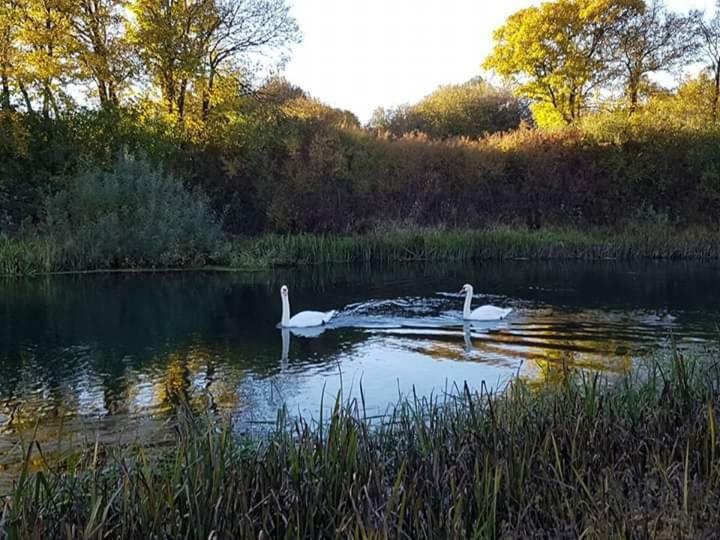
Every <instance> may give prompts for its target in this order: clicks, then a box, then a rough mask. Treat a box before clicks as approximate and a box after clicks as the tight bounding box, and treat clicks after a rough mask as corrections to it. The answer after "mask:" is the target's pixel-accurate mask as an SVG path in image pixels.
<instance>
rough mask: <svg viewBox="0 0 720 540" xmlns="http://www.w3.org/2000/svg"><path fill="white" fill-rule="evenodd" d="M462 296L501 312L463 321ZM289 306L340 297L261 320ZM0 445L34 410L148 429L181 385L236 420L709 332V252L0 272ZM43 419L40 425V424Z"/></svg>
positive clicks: (713, 297)
mask: <svg viewBox="0 0 720 540" xmlns="http://www.w3.org/2000/svg"><path fill="white" fill-rule="evenodd" d="M465 282H469V283H472V284H473V285H474V286H475V292H476V294H477V296H478V298H477V299H476V301H475V304H474V305H480V303H490V302H491V303H494V304H497V305H501V306H512V307H514V308H515V313H514V314H513V315H512V316H511V317H510V318H509V319H508V320H506V321H502V322H499V323H490V324H488V323H485V324H482V325H477V326H475V327H464V326H463V324H462V322H461V321H460V314H461V309H462V298H461V297H460V296H458V295H451V294H439V293H455V292H456V291H458V290H459V289H460V287H461V286H462V284H463V283H465ZM283 283H287V284H288V285H289V286H290V298H291V304H292V308H293V310H294V311H297V310H303V309H318V310H329V309H338V310H341V313H340V315H339V316H338V318H337V319H336V320H335V323H334V324H333V325H332V326H331V327H329V328H327V329H326V330H325V331H324V332H323V333H322V334H320V335H317V336H314V337H307V336H299V335H295V334H293V333H288V332H286V333H285V334H283V332H281V331H280V330H279V329H277V328H276V324H277V322H278V321H279V318H280V309H281V306H280V297H279V292H278V289H279V287H280V285H282V284H283ZM0 300H1V302H2V303H1V304H0V466H2V453H3V451H5V452H6V453H7V454H8V455H9V450H8V449H9V448H11V447H12V445H14V444H16V443H17V438H18V437H19V436H20V434H22V433H23V430H25V431H26V430H27V429H29V427H30V426H32V424H33V422H35V421H36V420H38V419H40V420H42V424H41V425H42V426H51V427H48V428H46V429H48V430H51V431H52V430H55V431H57V430H59V429H62V430H63V433H65V434H71V435H74V436H75V437H76V438H77V439H78V440H92V439H93V438H94V437H98V436H103V437H112V436H115V435H116V434H117V433H120V432H135V433H138V432H140V433H143V431H142V430H148V431H147V433H152V429H153V426H155V424H156V423H157V419H158V418H163V417H164V416H166V415H168V414H169V413H170V412H172V411H173V410H174V408H175V406H176V404H177V403H178V401H180V400H188V401H190V402H191V403H194V404H198V405H201V404H203V403H207V402H208V401H210V402H211V403H212V404H213V406H215V407H217V408H218V409H220V410H223V411H227V412H229V413H232V414H233V415H234V416H235V417H236V418H237V419H238V420H239V421H240V422H239V424H242V423H245V425H254V424H253V422H258V421H265V420H273V419H274V418H275V413H276V410H277V408H278V407H279V406H280V405H282V404H286V405H287V406H288V408H289V409H290V412H291V413H292V412H298V411H300V412H302V413H304V414H306V415H313V416H317V414H318V411H319V404H320V399H321V397H322V393H323V388H324V389H325V400H326V404H327V402H328V401H331V400H332V398H334V396H335V395H336V393H337V391H338V390H339V389H340V386H341V384H342V386H343V389H344V392H345V395H350V394H355V395H356V394H357V391H358V388H359V386H360V383H361V382H362V386H363V390H364V395H365V399H366V403H367V406H368V409H369V410H370V411H373V412H382V411H384V410H385V409H386V407H387V406H388V404H390V403H393V402H395V401H396V400H397V398H398V395H399V394H400V393H401V394H405V395H407V394H408V393H410V392H412V391H413V389H414V391H415V392H416V393H417V394H419V395H427V394H429V393H431V392H434V393H436V394H437V393H441V392H443V391H444V390H445V389H446V388H448V387H450V386H452V384H454V383H457V384H462V383H463V382H464V381H467V382H468V383H469V384H470V385H471V386H476V387H477V386H479V385H480V384H481V383H482V382H483V381H485V382H486V383H487V384H488V385H489V386H497V385H499V384H502V383H503V382H504V381H506V380H507V379H508V378H509V377H511V376H513V375H515V374H519V375H520V376H524V377H529V378H540V377H547V376H552V373H553V369H559V366H562V364H563V362H565V363H569V364H571V365H577V366H584V367H589V368H593V369H600V370H607V371H611V372H618V371H621V370H624V369H627V368H628V367H629V366H630V365H631V363H632V361H633V359H636V358H639V357H641V356H643V355H647V354H650V353H652V352H653V351H656V350H657V349H658V348H660V347H665V346H667V343H668V339H669V336H670V335H672V336H674V338H675V339H676V340H677V341H678V342H679V343H681V344H686V343H695V342H705V341H710V342H712V341H714V340H716V338H717V336H718V330H717V325H718V323H720V268H719V267H718V266H717V265H715V264H694V263H692V264H691V263H642V264H632V265H629V264H621V263H616V262H608V263H599V264H598V263H595V264H581V263H567V262H565V263H535V262H511V263H502V264H500V263H498V264H477V265H472V266H458V265H439V264H433V265H423V264H415V265H405V266H399V267H394V268H387V269H371V268H364V267H360V268H347V267H332V268H329V269H324V270H323V269H297V270H296V269H293V270H283V271H274V272H268V273H257V274H237V273H169V274H104V275H83V276H54V277H42V278H34V279H11V280H4V281H0ZM51 428H52V429H51Z"/></svg>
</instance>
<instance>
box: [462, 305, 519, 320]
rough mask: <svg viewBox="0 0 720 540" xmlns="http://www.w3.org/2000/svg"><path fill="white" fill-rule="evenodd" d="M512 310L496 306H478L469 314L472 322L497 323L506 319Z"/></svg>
mask: <svg viewBox="0 0 720 540" xmlns="http://www.w3.org/2000/svg"><path fill="white" fill-rule="evenodd" d="M511 311H512V308H499V307H497V306H480V307H479V308H477V309H474V310H473V311H472V313H470V319H472V320H473V321H499V320H501V319H504V318H505V317H507V316H508V315H509V314H510V312H511Z"/></svg>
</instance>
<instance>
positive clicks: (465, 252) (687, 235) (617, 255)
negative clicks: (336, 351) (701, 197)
mask: <svg viewBox="0 0 720 540" xmlns="http://www.w3.org/2000/svg"><path fill="white" fill-rule="evenodd" d="M718 257H720V235H718V234H717V233H716V232H713V231H710V230H709V229H708V230H706V229H687V230H683V231H675V230H673V229H670V228H666V227H660V226H635V227H633V228H630V229H627V230H625V231H622V232H613V231H610V230H596V231H588V232H582V231H579V230H575V229H541V230H538V231H533V230H529V229H526V228H521V227H507V226H497V227H489V228H486V229H476V230H443V229H406V230H403V229H397V230H389V231H383V232H375V233H369V234H365V235H354V236H349V235H348V236H342V235H307V234H300V235H288V236H280V235H266V236H260V237H257V238H247V239H241V240H236V241H234V242H232V243H231V244H230V245H229V246H227V248H226V253H225V255H224V256H223V257H222V259H221V260H220V262H221V263H222V264H223V265H226V266H230V267H235V268H253V267H258V268H262V267H270V266H285V265H303V264H324V263H350V262H377V263H389V262H406V261H471V260H481V259H498V260H500V259H518V258H522V259H538V260H541V259H542V260H545V259H583V260H596V259H640V258H658V259H717V258H718Z"/></svg>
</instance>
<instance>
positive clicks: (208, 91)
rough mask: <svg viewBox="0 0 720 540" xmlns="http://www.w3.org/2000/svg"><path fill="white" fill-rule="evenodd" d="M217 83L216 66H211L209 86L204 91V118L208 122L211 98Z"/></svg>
mask: <svg viewBox="0 0 720 540" xmlns="http://www.w3.org/2000/svg"><path fill="white" fill-rule="evenodd" d="M214 85H215V68H214V67H212V66H211V67H210V74H209V75H208V82H207V87H206V88H205V90H204V91H203V98H202V119H203V122H207V119H208V117H209V116H210V99H211V98H212V92H213V86H214Z"/></svg>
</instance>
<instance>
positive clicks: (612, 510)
mask: <svg viewBox="0 0 720 540" xmlns="http://www.w3.org/2000/svg"><path fill="white" fill-rule="evenodd" d="M668 356H669V357H668V358H662V359H658V360H655V361H652V362H648V363H644V364H642V365H638V366H637V369H635V370H634V371H633V372H632V373H628V374H626V375H623V376H620V377H618V376H616V377H615V378H613V379H607V378H604V377H603V376H601V375H597V374H590V373H581V372H574V373H572V372H565V377H563V378H562V382H560V383H557V382H555V383H547V382H533V383H529V382H524V381H522V380H516V381H515V382H513V383H511V384H510V386H509V387H508V388H507V389H506V391H505V392H503V393H502V394H498V395H492V394H487V393H485V392H483V391H480V392H479V393H474V392H471V391H469V390H468V389H467V388H465V389H464V390H458V392H457V393H456V395H454V396H450V397H444V398H441V399H437V398H436V399H432V400H418V399H415V400H413V399H410V400H408V401H404V402H402V403H400V404H399V405H397V407H396V408H395V409H394V410H393V411H391V412H390V413H389V414H388V415H387V416H386V417H383V418H373V419H370V418H367V417H366V416H365V415H364V412H363V406H362V403H357V402H352V403H347V404H344V405H340V404H336V407H335V409H334V413H333V414H332V417H331V418H329V419H327V418H326V419H325V421H324V422H320V423H317V424H315V423H313V424H310V423H307V422H305V421H303V420H290V419H288V417H287V416H285V415H283V414H280V415H279V420H278V426H277V429H276V430H274V431H273V432H272V433H270V434H266V435H264V436H258V437H256V438H246V437H241V436H239V435H237V434H236V433H237V431H236V429H234V428H233V426H231V425H230V424H229V423H228V422H225V421H223V420H219V419H211V418H209V417H207V416H206V415H196V414H193V413H189V412H187V411H186V409H182V410H183V411H185V412H182V413H179V414H178V417H177V420H176V421H174V422H175V424H174V426H175V429H174V430H173V431H174V433H175V445H173V446H163V447H162V448H150V447H146V446H143V444H145V443H138V444H137V445H134V446H130V447H124V448H119V447H110V448H102V447H99V446H93V447H91V448H88V450H87V452H85V453H83V454H81V455H77V456H74V457H73V458H71V459H67V460H65V462H64V463H61V464H59V465H57V466H44V465H43V457H42V448H40V447H39V446H38V445H33V444H28V445H27V447H26V449H25V456H26V459H25V462H26V466H25V471H24V472H23V473H22V474H21V475H20V477H19V479H18V480H17V482H16V484H15V487H14V489H13V490H12V492H11V493H10V494H9V495H8V496H6V497H5V498H4V500H3V501H2V511H0V538H13V539H22V538H59V537H63V538H98V539H99V538H106V537H113V538H198V539H200V538H203V539H205V538H338V537H341V538H342V537H354V538H356V537H361V538H469V537H471V538H531V537H534V538H540V537H542V538H547V537H552V538H580V537H582V538H611V537H618V538H619V537H622V538H698V537H709V536H712V535H713V534H714V532H716V531H717V530H718V528H720V489H719V488H720V447H719V446H718V435H717V432H718V425H717V411H718V409H719V407H720V365H719V363H718V360H720V357H718V354H717V353H716V352H713V351H705V352H698V353H697V355H696V356H693V357H692V358H689V357H685V356H683V355H681V354H679V353H677V352H675V353H668ZM38 463H40V467H41V470H39V471H38V470H36V469H34V471H35V472H32V473H31V472H29V471H30V468H31V466H32V467H35V468H37V466H38V465H37V464H38ZM31 464H32V465H31Z"/></svg>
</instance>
